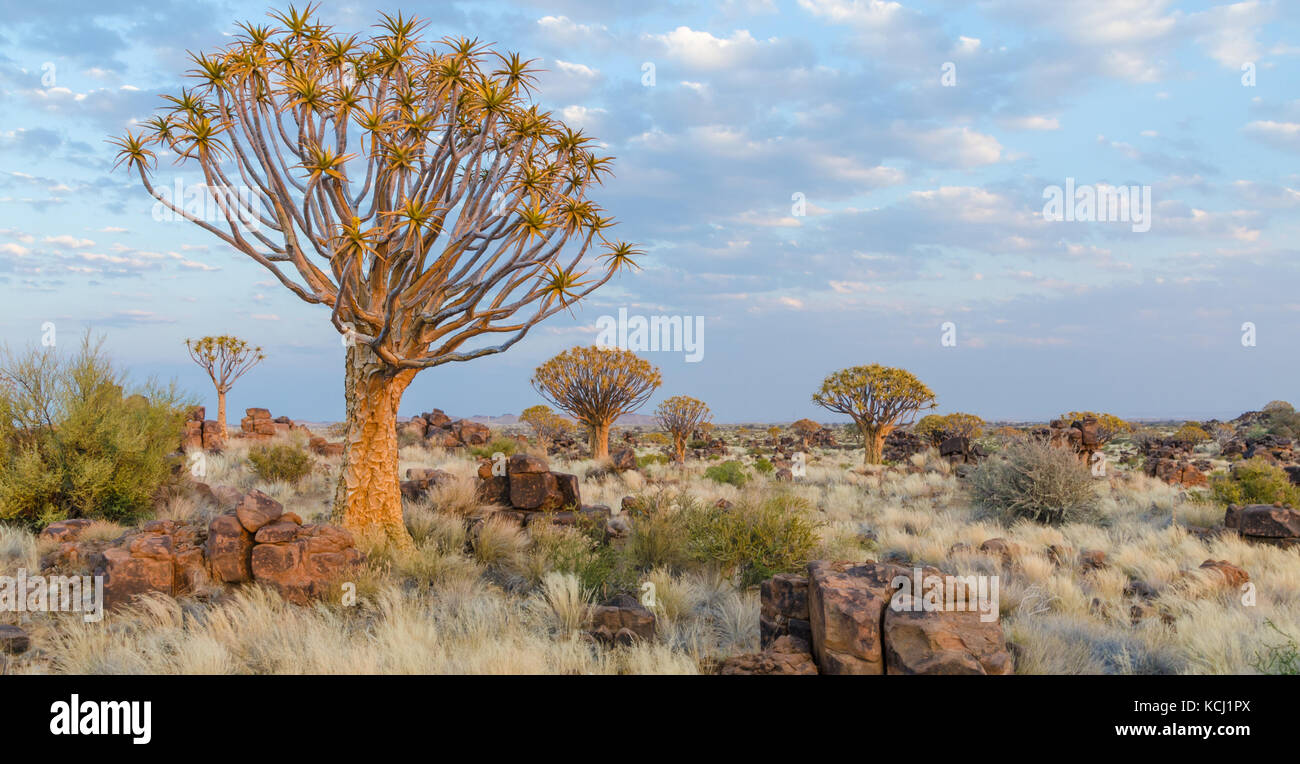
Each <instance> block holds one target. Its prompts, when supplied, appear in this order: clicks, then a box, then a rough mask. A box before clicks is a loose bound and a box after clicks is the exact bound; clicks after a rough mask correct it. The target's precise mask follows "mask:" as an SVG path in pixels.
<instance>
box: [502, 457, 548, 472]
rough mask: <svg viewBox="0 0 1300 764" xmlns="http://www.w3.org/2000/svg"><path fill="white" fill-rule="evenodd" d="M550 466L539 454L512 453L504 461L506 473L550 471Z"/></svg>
mask: <svg viewBox="0 0 1300 764" xmlns="http://www.w3.org/2000/svg"><path fill="white" fill-rule="evenodd" d="M550 471H551V468H550V467H549V466H548V465H547V464H546V460H545V459H543V458H541V457H540V456H533V455H532V454H524V453H519V454H514V455H512V456H511V457H510V459H509V461H507V462H506V474H507V475H514V474H521V475H522V474H529V473H542V472H550Z"/></svg>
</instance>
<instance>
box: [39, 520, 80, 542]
mask: <svg viewBox="0 0 1300 764" xmlns="http://www.w3.org/2000/svg"><path fill="white" fill-rule="evenodd" d="M89 527H90V521H89V520H86V519H85V518H80V517H78V518H74V519H72V520H60V521H58V522H56V523H50V524H49V525H47V526H45V528H44V529H42V530H41V536H40V538H41V539H42V540H49V541H76V540H77V539H78V538H80V537H81V532H82V531H84V530H86V529H87V528H89Z"/></svg>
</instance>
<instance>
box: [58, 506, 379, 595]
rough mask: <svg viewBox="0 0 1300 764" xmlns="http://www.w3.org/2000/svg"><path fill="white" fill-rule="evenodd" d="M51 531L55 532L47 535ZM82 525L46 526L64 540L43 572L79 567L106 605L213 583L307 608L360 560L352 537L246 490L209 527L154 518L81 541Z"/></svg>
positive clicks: (180, 592)
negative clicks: (263, 591)
mask: <svg viewBox="0 0 1300 764" xmlns="http://www.w3.org/2000/svg"><path fill="white" fill-rule="evenodd" d="M51 528H52V530H51ZM84 528H85V525H83V524H81V523H79V522H77V521H63V522H62V523H55V524H52V525H51V526H50V528H47V529H46V530H48V531H49V535H48V536H47V538H56V539H60V540H62V543H61V544H60V546H59V547H58V549H57V550H56V551H55V552H53V553H51V554H49V555H47V556H46V557H45V558H44V559H43V560H42V561H41V565H42V568H43V569H49V568H64V567H68V566H78V565H80V566H84V567H88V568H90V569H91V570H92V571H93V573H94V574H95V575H102V576H103V577H104V606H105V607H107V608H113V607H117V606H119V605H123V604H127V603H129V602H130V601H131V600H132V599H134V598H135V597H136V596H138V595H141V594H148V593H158V594H166V595H169V596H173V597H180V596H183V595H187V594H193V593H198V592H200V591H203V590H205V589H207V588H208V587H209V586H211V585H239V584H246V583H253V582H257V583H262V584H266V585H268V586H270V587H272V588H274V589H276V591H278V592H279V593H280V595H281V596H282V597H284V598H285V599H286V600H289V601H290V602H294V603H298V604H304V603H306V602H307V601H308V600H309V599H310V598H312V597H319V596H321V595H323V594H324V593H325V592H326V591H327V590H328V588H329V586H330V585H331V584H333V583H335V582H337V581H338V579H339V578H340V577H341V576H343V575H344V574H345V573H346V572H347V571H348V570H350V569H352V568H353V567H354V566H356V565H357V564H358V563H360V562H361V560H362V555H361V553H360V552H359V551H357V549H356V547H355V544H354V543H353V539H352V535H351V534H350V533H349V532H348V531H347V530H345V529H343V528H339V527H337V526H333V525H325V524H319V525H304V524H303V523H302V520H301V518H299V517H298V516H297V515H296V514H294V513H292V512H285V511H284V508H283V507H282V506H281V505H280V503H279V502H277V501H275V500H274V499H272V498H271V497H269V496H267V495H266V494H263V493H261V492H260V491H250V492H249V493H248V494H246V495H245V496H244V497H243V498H242V499H241V500H240V501H239V503H238V505H237V506H236V507H235V508H234V509H232V510H231V511H229V512H227V513H226V514H223V515H218V516H217V517H215V518H213V519H212V521H211V522H210V523H208V524H207V526H202V525H194V524H190V523H183V522H176V521H173V520H153V521H151V522H147V523H145V524H144V525H142V526H140V527H139V528H138V529H134V530H131V531H128V532H126V533H124V534H123V535H122V536H121V537H119V538H117V539H116V540H113V541H82V540H80V539H79V535H80V533H81V532H82V530H83V529H84Z"/></svg>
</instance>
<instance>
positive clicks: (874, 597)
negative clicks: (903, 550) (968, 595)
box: [722, 560, 1013, 674]
mask: <svg viewBox="0 0 1300 764" xmlns="http://www.w3.org/2000/svg"><path fill="white" fill-rule="evenodd" d="M914 572H915V571H914V569H912V568H906V567H903V566H902V565H897V564H893V563H879V562H865V563H861V564H855V563H850V562H827V561H824V560H817V561H814V562H810V563H809V564H808V575H807V576H798V575H782V576H777V577H774V578H772V579H770V580H769V581H768V582H766V583H765V584H764V586H763V588H762V594H761V601H762V611H761V613H760V620H759V623H760V635H761V637H760V638H761V645H762V646H763V648H764V652H762V653H759V654H757V655H749V656H741V657H740V658H738V659H733V660H731V661H728V662H727V663H725V664H724V666H723V669H722V670H723V671H725V672H727V673H812V672H811V671H809V670H808V668H809V666H808V664H810V663H811V664H813V665H815V666H816V670H817V671H818V672H820V673H822V674H1010V673H1012V671H1013V661H1012V657H1011V653H1010V651H1009V650H1008V649H1007V644H1006V640H1005V637H1004V636H1003V633H1002V627H1001V625H1000V624H999V623H998V621H997V620H996V618H995V619H994V620H984V619H983V618H981V616H982V614H981V613H980V612H978V611H977V610H975V609H958V608H957V607H956V605H955V603H953V602H948V601H946V600H945V602H944V607H943V608H941V609H931V608H921V607H913V606H911V605H912V603H913V602H914V601H912V600H910V599H908V600H900V601H899V604H900V605H903V606H902V607H897V608H896V607H891V603H892V602H893V600H894V598H895V597H903V598H910V597H911V595H909V594H905V593H901V592H898V591H897V590H896V589H895V588H894V586H893V583H894V581H895V579H897V578H899V577H903V578H908V579H909V580H910V579H912V577H913V575H914ZM921 574H922V575H923V576H925V577H929V576H942V574H941V573H940V572H939V571H938V570H936V569H934V568H929V567H926V568H922V573H921ZM951 594H952V590H950V589H949V588H948V587H947V586H945V587H944V590H943V592H941V593H940V595H941V596H944V597H948V596H951ZM805 634H807V636H806V637H805V636H804V635H805ZM805 646H806V647H805Z"/></svg>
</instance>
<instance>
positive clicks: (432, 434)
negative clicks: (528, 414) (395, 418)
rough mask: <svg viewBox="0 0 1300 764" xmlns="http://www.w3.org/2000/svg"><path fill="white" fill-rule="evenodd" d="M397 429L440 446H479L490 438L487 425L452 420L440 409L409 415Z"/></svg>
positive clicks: (426, 443) (432, 444) (431, 445)
mask: <svg viewBox="0 0 1300 764" xmlns="http://www.w3.org/2000/svg"><path fill="white" fill-rule="evenodd" d="M397 430H398V432H400V433H404V434H406V435H409V436H410V437H414V438H418V439H420V440H423V441H424V443H425V445H426V446H430V447H435V446H436V447H440V448H461V447H463V446H481V445H484V444H486V443H487V442H488V441H490V440H491V439H492V431H491V430H490V429H488V426H487V425H485V424H480V423H478V422H471V421H470V420H468V419H455V420H453V419H452V418H451V417H449V416H447V415H446V414H444V413H443V411H442V409H434V410H433V411H430V412H427V413H424V414H420V415H419V416H414V417H411V418H410V419H409V420H407V421H405V422H403V423H401V424H399V425H398V426H397Z"/></svg>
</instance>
